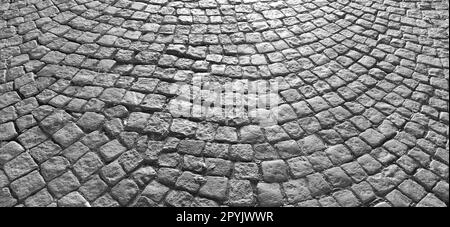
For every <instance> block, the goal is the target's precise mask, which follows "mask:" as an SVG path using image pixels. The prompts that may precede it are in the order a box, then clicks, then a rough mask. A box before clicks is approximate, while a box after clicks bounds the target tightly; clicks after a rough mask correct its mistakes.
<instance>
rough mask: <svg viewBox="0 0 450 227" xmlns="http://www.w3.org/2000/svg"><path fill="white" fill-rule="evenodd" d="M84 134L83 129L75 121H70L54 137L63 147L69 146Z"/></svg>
mask: <svg viewBox="0 0 450 227" xmlns="http://www.w3.org/2000/svg"><path fill="white" fill-rule="evenodd" d="M83 135H84V133H83V131H82V130H81V129H80V128H79V127H78V126H77V125H75V124H74V123H69V124H67V125H66V126H64V127H63V128H62V129H60V130H59V131H57V132H56V133H55V134H53V139H54V140H55V141H56V142H57V143H59V144H60V145H61V146H63V147H68V146H70V145H71V144H73V143H74V142H76V141H77V140H79V139H80V138H81V137H82V136H83Z"/></svg>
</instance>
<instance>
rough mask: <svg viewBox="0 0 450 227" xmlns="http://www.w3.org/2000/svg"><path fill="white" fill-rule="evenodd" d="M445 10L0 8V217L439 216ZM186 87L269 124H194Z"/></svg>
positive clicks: (334, 5) (416, 1)
mask: <svg viewBox="0 0 450 227" xmlns="http://www.w3.org/2000/svg"><path fill="white" fill-rule="evenodd" d="M447 10H448V1H445V0H444V1H441V0H402V1H400V0H371V1H369V0H336V1H331V0H284V1H269V0H137V1H128V0H95V1H94V0H27V1H11V0H0V16H1V18H0V61H1V63H0V75H1V77H0V206H222V205H224V206H344V207H350V206H448V194H449V186H448V178H449V176H448V174H449V170H448V165H449V139H448V138H449V129H448V127H449V115H448V101H449V85H448V82H449V43H448V37H449V19H448V18H449V17H448V15H449V13H448V11H447ZM196 78H201V81H202V82H201V83H202V85H205V84H210V85H212V86H214V87H216V88H220V89H222V87H223V86H225V85H226V84H228V85H230V84H231V85H232V87H234V88H245V89H244V90H245V92H244V93H242V94H241V95H243V96H246V95H247V96H246V100H249V99H251V97H250V96H249V95H248V93H249V92H248V89H250V87H252V89H259V90H266V89H268V87H270V86H271V85H272V84H275V83H276V84H278V85H279V92H276V93H272V94H271V95H272V96H275V97H277V98H279V99H280V103H279V105H278V106H277V107H276V108H277V110H281V114H280V116H279V117H278V118H277V119H276V124H272V125H262V124H260V123H261V121H262V120H267V116H271V115H269V114H268V113H271V111H273V109H270V110H264V109H263V108H261V109H259V110H258V111H256V112H257V114H251V113H247V112H246V111H247V109H246V108H237V107H238V106H233V107H236V108H232V111H234V112H236V113H237V115H236V116H234V117H229V115H225V114H222V113H223V112H224V109H223V106H221V104H219V105H217V106H215V108H214V113H216V114H212V115H211V116H199V115H197V114H195V113H194V112H195V111H194V110H195V107H196V106H195V105H194V104H192V103H193V101H194V99H201V100H206V99H208V98H209V97H211V96H212V95H211V94H210V93H208V92H203V91H200V92H199V93H198V96H195V97H190V96H188V95H187V96H185V99H184V101H180V100H179V99H176V97H179V96H183V95H184V94H187V92H188V91H192V90H196V91H198V90H199V89H200V90H202V88H201V87H198V86H195V85H194V83H193V81H194V80H195V79H196ZM181 82H183V83H181ZM236 94H238V93H236ZM259 98H261V97H259ZM258 100H259V99H258ZM224 102H226V100H225V101H224ZM177 103H178V104H180V105H181V106H182V107H183V108H185V109H187V110H189V111H190V113H191V114H190V115H189V116H182V117H177V114H176V111H177V109H176V108H173V107H174V106H176V105H175V104H177ZM217 113H219V114H217Z"/></svg>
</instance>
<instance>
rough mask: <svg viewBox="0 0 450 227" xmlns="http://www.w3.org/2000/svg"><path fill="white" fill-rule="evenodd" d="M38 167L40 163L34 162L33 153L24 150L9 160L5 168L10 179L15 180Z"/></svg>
mask: <svg viewBox="0 0 450 227" xmlns="http://www.w3.org/2000/svg"><path fill="white" fill-rule="evenodd" d="M37 167H38V165H37V164H36V163H35V162H34V160H33V158H32V157H31V155H30V154H29V153H28V152H23V153H22V154H20V155H19V156H17V157H15V158H14V159H13V160H11V161H9V162H7V163H6V164H5V165H4V167H3V168H4V170H5V173H6V174H7V175H8V177H9V179H11V180H15V179H17V178H18V177H21V176H23V175H25V174H27V173H29V172H31V171H33V170H35V169H36V168H37Z"/></svg>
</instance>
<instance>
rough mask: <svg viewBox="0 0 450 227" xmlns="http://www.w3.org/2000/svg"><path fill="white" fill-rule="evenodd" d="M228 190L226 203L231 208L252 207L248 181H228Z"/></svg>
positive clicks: (251, 192) (252, 201)
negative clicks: (227, 202)
mask: <svg viewBox="0 0 450 227" xmlns="http://www.w3.org/2000/svg"><path fill="white" fill-rule="evenodd" d="M229 190H230V191H229V193H228V201H229V202H230V205H231V206H240V207H242V206H252V205H253V204H254V203H255V197H254V195H253V188H252V185H251V183H250V181H247V180H230V189H229Z"/></svg>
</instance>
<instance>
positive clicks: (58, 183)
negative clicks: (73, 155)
mask: <svg viewBox="0 0 450 227" xmlns="http://www.w3.org/2000/svg"><path fill="white" fill-rule="evenodd" d="M79 187H80V182H79V181H78V179H77V177H76V176H75V175H74V174H73V173H72V172H71V171H67V172H66V173H64V174H63V175H61V176H59V177H57V178H55V179H53V180H52V181H50V182H49V183H48V189H49V190H50V192H51V193H52V194H54V195H55V196H56V197H57V198H61V197H63V196H64V195H67V194H69V193H70V192H72V191H74V190H76V189H77V188H79Z"/></svg>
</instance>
